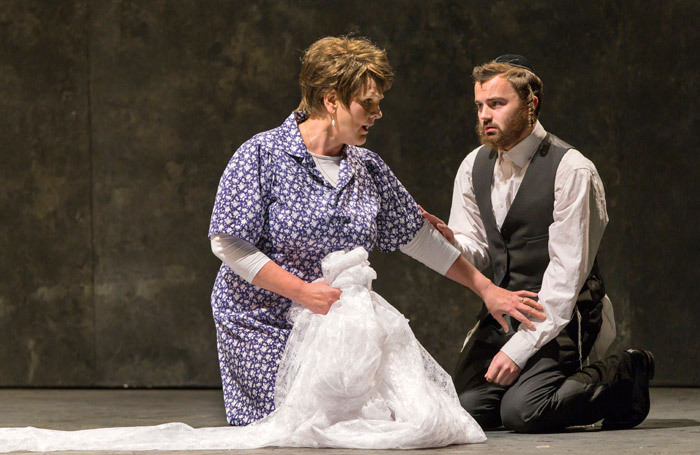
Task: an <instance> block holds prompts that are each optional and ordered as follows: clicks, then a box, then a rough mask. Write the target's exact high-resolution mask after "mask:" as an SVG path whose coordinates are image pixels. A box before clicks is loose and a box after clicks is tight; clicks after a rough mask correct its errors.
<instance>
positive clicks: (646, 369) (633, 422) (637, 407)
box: [603, 349, 654, 430]
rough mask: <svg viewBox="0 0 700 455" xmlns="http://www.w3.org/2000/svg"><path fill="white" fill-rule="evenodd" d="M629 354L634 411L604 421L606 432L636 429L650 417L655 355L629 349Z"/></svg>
mask: <svg viewBox="0 0 700 455" xmlns="http://www.w3.org/2000/svg"><path fill="white" fill-rule="evenodd" d="M627 354H629V356H630V357H631V358H632V381H633V382H632V409H630V410H629V411H628V412H626V413H623V414H621V415H615V416H610V417H606V418H605V419H603V429H604V430H622V429H626V428H634V427H636V426H637V425H639V424H640V423H642V422H643V421H644V419H646V418H647V415H649V408H650V406H651V402H650V401H649V380H650V379H654V355H653V354H652V353H651V352H649V351H644V350H642V349H628V350H627Z"/></svg>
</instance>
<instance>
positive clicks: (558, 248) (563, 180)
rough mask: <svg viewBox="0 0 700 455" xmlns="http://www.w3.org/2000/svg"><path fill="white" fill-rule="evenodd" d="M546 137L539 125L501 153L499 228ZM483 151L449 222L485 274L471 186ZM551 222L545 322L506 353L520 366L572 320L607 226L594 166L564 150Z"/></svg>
mask: <svg viewBox="0 0 700 455" xmlns="http://www.w3.org/2000/svg"><path fill="white" fill-rule="evenodd" d="M546 134H547V132H546V131H545V129H544V127H542V125H541V124H540V123H539V122H537V124H536V125H535V128H534V130H533V131H532V133H531V134H530V135H529V136H528V137H526V138H525V139H523V140H522V141H521V142H519V143H518V144H517V145H516V146H515V147H513V148H512V149H511V150H509V151H507V152H504V151H499V152H498V161H497V163H496V166H494V176H493V177H494V178H493V183H492V186H491V202H492V206H493V214H494V216H495V218H496V223H497V225H498V227H499V229H500V227H501V224H502V223H503V220H504V219H505V217H506V215H507V214H508V210H509V209H510V206H511V204H512V203H513V199H515V195H516V194H517V192H518V189H519V188H520V184H521V183H522V180H523V177H524V176H525V172H526V171H527V168H528V166H529V164H530V160H531V159H532V156H533V155H534V153H535V151H536V150H537V147H538V146H539V145H540V143H541V142H542V140H543V139H544V137H545V136H546ZM480 148H481V147H479V148H477V149H475V150H474V151H472V152H471V153H470V154H469V155H467V157H466V158H465V159H464V161H462V165H461V166H460V167H459V170H458V171H457V177H456V178H455V183H454V192H453V195H452V209H451V211H450V220H449V223H448V224H449V226H450V228H451V229H452V230H453V231H454V233H455V246H456V247H457V248H458V249H459V250H460V251H461V252H462V254H463V255H464V256H465V257H466V258H467V260H469V262H471V263H472V264H474V265H475V266H476V267H477V268H479V269H480V270H483V269H484V268H486V266H488V265H489V262H490V259H489V250H488V241H487V239H486V230H485V229H484V224H483V222H482V220H481V215H480V213H479V207H478V206H477V203H476V197H475V196H474V187H473V184H472V168H473V167H474V160H475V158H476V154H477V151H478V150H479V149H480ZM553 218H554V222H553V223H552V224H551V225H550V226H549V257H550V261H549V266H548V267H547V269H546V270H545V273H544V277H543V279H542V288H541V289H540V291H539V294H538V295H539V302H540V303H541V304H542V306H543V307H544V312H545V314H546V315H547V319H545V320H544V321H539V320H536V319H533V320H532V322H533V324H534V325H535V330H534V331H533V330H529V329H527V328H526V327H525V326H524V325H520V327H519V329H518V331H517V333H515V334H514V335H513V336H512V337H511V339H510V340H509V341H508V342H507V343H506V344H505V345H504V346H503V348H501V350H502V351H503V352H504V353H505V354H506V355H508V357H510V358H511V359H512V360H513V361H514V362H515V363H516V364H517V365H518V366H520V367H521V368H522V367H524V366H525V363H527V360H528V359H529V358H530V357H532V355H533V354H535V352H537V351H538V350H539V349H540V348H541V347H542V346H544V345H545V344H546V343H547V342H549V341H550V340H552V339H554V338H555V337H556V336H557V334H558V333H559V332H560V331H561V330H562V329H563V328H564V327H565V326H566V324H568V323H569V321H570V320H571V318H572V316H573V312H574V306H575V304H576V299H577V298H578V292H579V290H580V289H581V287H582V286H583V283H584V281H585V279H586V277H587V276H588V274H589V273H590V270H591V267H592V266H593V260H594V259H595V256H596V253H597V251H598V246H599V244H600V240H601V238H602V237H603V232H604V231H605V226H606V225H607V223H608V215H607V211H606V207H605V191H604V189H603V182H602V181H601V179H600V176H599V175H598V171H597V170H596V168H595V165H594V164H593V163H592V162H591V161H590V160H588V159H586V158H585V157H584V156H583V155H581V153H579V152H578V151H577V150H575V149H571V150H569V151H568V152H566V154H565V155H564V157H563V158H562V160H561V162H560V164H559V167H558V168H557V173H556V178H555V184H554V213H553Z"/></svg>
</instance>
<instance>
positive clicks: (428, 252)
mask: <svg viewBox="0 0 700 455" xmlns="http://www.w3.org/2000/svg"><path fill="white" fill-rule="evenodd" d="M392 80H393V73H392V69H391V67H390V66H389V63H388V60H387V57H386V54H385V53H384V51H382V50H380V49H378V48H377V47H375V46H374V45H373V44H371V43H370V42H368V41H366V40H364V39H360V38H347V37H341V38H334V37H327V38H323V39H321V40H319V41H317V42H315V43H314V44H312V45H311V47H309V49H308V50H307V51H306V53H305V54H304V57H303V59H302V70H301V75H300V77H299V83H300V86H301V97H302V101H301V104H300V106H299V108H298V110H297V111H295V112H293V113H292V114H291V115H289V117H288V118H287V119H286V120H285V121H284V123H283V124H282V125H281V126H279V127H277V128H275V129H273V130H270V131H266V132H263V133H260V134H258V135H256V136H254V137H253V138H251V139H250V140H248V141H247V142H246V143H244V144H243V145H242V146H241V147H240V148H239V149H238V150H237V151H236V153H235V154H234V155H233V157H232V158H231V161H230V162H229V164H228V166H227V167H226V170H225V171H224V174H223V176H222V178H221V181H220V183H219V188H218V192H217V195H216V201H215V205H214V210H213V214H212V218H211V225H210V228H209V238H210V240H211V244H212V250H213V251H214V253H215V254H216V255H217V256H218V257H219V258H221V260H222V261H223V264H222V266H221V268H220V270H219V273H218V276H217V278H216V282H215V284H214V290H213V293H212V301H211V303H212V308H213V314H214V320H215V323H216V330H217V342H218V351H219V363H220V368H221V378H222V385H223V392H224V400H225V404H226V417H227V419H228V422H229V423H230V424H231V425H247V424H249V423H252V422H255V421H257V420H259V419H261V418H263V417H265V416H266V415H268V414H269V413H270V412H272V411H273V410H274V387H275V379H276V374H277V370H278V364H279V360H280V357H281V355H282V353H283V351H284V347H285V343H286V340H287V337H288V335H289V332H290V329H291V326H290V323H289V322H288V320H287V312H288V310H289V307H290V304H291V303H292V301H295V302H298V303H299V304H301V305H304V306H306V307H307V308H309V309H310V310H312V311H314V312H316V313H321V314H326V313H327V312H328V310H329V309H330V306H331V305H332V304H333V303H334V302H335V301H337V300H338V298H339V297H340V290H338V289H335V288H333V287H331V286H329V285H328V283H326V282H325V281H315V280H317V279H318V278H320V277H321V260H322V259H323V258H324V257H325V256H326V255H327V254H328V253H330V252H333V251H337V250H343V249H352V248H355V247H358V246H361V247H364V248H365V249H366V250H367V251H371V250H372V249H373V248H375V247H376V248H379V250H381V251H393V250H396V249H400V250H401V251H403V252H404V253H406V254H409V255H410V256H412V257H414V258H416V259H417V260H419V261H421V262H423V263H424V264H426V265H427V266H429V267H431V268H432V269H434V270H436V271H438V272H439V273H441V274H444V275H446V276H447V277H449V278H451V279H453V280H454V281H457V282H458V283H461V284H463V285H465V286H467V287H469V288H470V289H472V290H473V291H474V292H476V293H477V294H478V295H479V296H480V297H481V298H482V299H483V300H484V302H485V303H486V306H487V308H488V309H489V311H490V312H491V314H493V315H494V317H497V320H501V321H502V320H503V318H502V315H503V314H509V315H511V316H512V317H514V318H516V319H518V320H520V321H521V322H523V323H525V324H526V325H529V326H531V325H532V324H531V322H530V321H529V320H527V318H526V317H525V315H524V314H523V312H525V311H528V309H529V311H528V314H535V315H539V317H542V318H543V317H544V315H543V314H541V313H538V312H536V311H532V309H531V308H538V309H541V307H540V306H539V304H538V303H536V302H535V301H533V300H531V299H529V298H525V297H534V294H532V293H529V292H525V291H519V292H516V293H512V292H509V291H506V290H504V289H501V288H498V287H497V286H495V285H493V283H491V282H490V281H489V280H488V279H487V278H486V277H484V276H483V275H481V274H480V273H479V272H478V271H477V270H476V269H475V268H474V267H473V266H472V265H471V264H469V263H468V262H467V261H466V260H465V259H464V258H463V257H462V256H460V254H459V252H458V251H457V250H456V249H455V248H454V247H453V246H452V245H450V244H449V243H447V241H445V240H444V239H443V238H442V236H441V235H440V234H439V233H438V232H437V231H435V230H434V229H433V228H432V227H431V226H430V224H429V223H427V222H424V220H423V218H422V217H421V211H420V209H419V207H418V205H417V204H416V202H415V201H414V200H413V198H412V197H411V195H410V194H409V193H408V192H407V191H406V189H405V188H404V187H403V185H402V184H401V183H400V182H399V181H398V179H397V178H396V176H395V175H394V174H393V173H392V172H391V170H390V169H389V167H388V166H387V165H386V164H385V163H384V161H382V159H381V158H380V157H379V156H378V155H377V154H375V153H373V152H371V151H369V150H367V149H364V148H361V147H360V146H361V145H362V144H364V143H365V141H366V139H367V134H368V133H369V130H370V128H371V127H372V126H373V125H374V122H375V121H376V120H378V119H379V118H381V117H382V112H381V110H380V108H379V104H380V101H381V100H382V98H383V95H384V92H385V91H386V90H388V89H389V88H390V86H391V83H392ZM348 367H349V368H352V367H353V366H351V365H349V366H348Z"/></svg>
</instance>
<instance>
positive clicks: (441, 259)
mask: <svg viewBox="0 0 700 455" xmlns="http://www.w3.org/2000/svg"><path fill="white" fill-rule="evenodd" d="M399 249H400V250H401V252H402V253H404V254H407V255H409V256H411V257H412V258H413V259H415V260H416V261H419V262H421V263H423V264H424V265H426V266H428V267H430V268H431V269H433V270H435V271H436V272H437V273H439V274H440V275H444V274H446V273H447V271H448V270H449V269H450V267H451V266H452V264H454V262H455V260H457V258H458V257H459V254H460V253H459V250H457V248H455V247H454V246H453V245H452V244H450V242H448V241H447V240H446V239H445V237H443V236H442V234H440V232H439V231H438V230H437V229H435V228H434V227H433V225H432V224H430V223H428V222H427V221H424V222H423V227H421V228H420V230H419V231H418V234H416V236H415V237H414V238H413V240H411V241H410V242H408V243H407V244H406V245H403V246H401V247H400V248H399Z"/></svg>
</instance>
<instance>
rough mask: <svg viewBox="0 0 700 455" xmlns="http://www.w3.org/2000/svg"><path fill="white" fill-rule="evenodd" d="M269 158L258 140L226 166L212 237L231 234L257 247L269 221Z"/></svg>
mask: <svg viewBox="0 0 700 455" xmlns="http://www.w3.org/2000/svg"><path fill="white" fill-rule="evenodd" d="M267 158H268V157H266V156H265V154H264V153H262V151H261V150H260V146H259V144H258V143H257V141H255V138H253V139H251V140H249V141H248V142H246V143H244V144H243V145H242V146H241V147H240V148H239V149H238V150H237V151H236V153H234V154H233V157H232V158H231V160H230V161H229V163H228V166H226V169H225V170H224V173H223V175H222V176H221V180H220V181H219V187H218V190H217V192H216V199H215V201H214V210H213V212H212V215H211V222H210V224H209V237H210V238H211V237H212V236H214V235H216V234H228V235H230V236H233V237H238V238H241V239H243V240H245V241H247V242H249V243H252V244H256V243H257V242H258V240H259V239H260V235H261V233H262V229H263V226H264V221H265V213H266V208H267V207H266V200H267V199H268V193H269V190H268V180H269V177H268V176H267V174H268V172H267V169H268V168H269V164H267V163H266V160H267Z"/></svg>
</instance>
